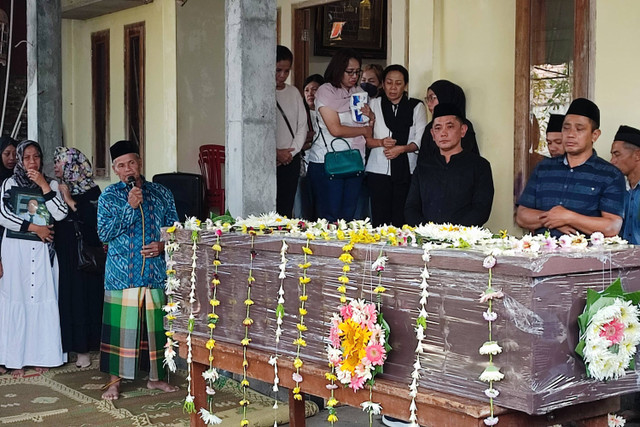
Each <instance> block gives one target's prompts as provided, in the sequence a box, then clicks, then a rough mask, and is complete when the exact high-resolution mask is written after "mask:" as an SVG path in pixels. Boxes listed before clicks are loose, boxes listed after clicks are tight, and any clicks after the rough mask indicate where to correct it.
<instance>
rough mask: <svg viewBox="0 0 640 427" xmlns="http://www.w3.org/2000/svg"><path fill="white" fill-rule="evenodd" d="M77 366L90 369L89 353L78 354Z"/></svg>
mask: <svg viewBox="0 0 640 427" xmlns="http://www.w3.org/2000/svg"><path fill="white" fill-rule="evenodd" d="M76 366H77V367H78V368H88V367H89V366H91V356H90V355H89V353H78V360H76Z"/></svg>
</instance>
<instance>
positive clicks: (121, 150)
mask: <svg viewBox="0 0 640 427" xmlns="http://www.w3.org/2000/svg"><path fill="white" fill-rule="evenodd" d="M109 152H110V153H111V161H114V160H115V159H117V158H118V157H120V156H124V155H125V154H130V153H133V154H140V150H139V149H138V144H136V143H135V142H133V141H127V140H122V141H118V142H116V143H115V144H113V145H112V146H111V148H109Z"/></svg>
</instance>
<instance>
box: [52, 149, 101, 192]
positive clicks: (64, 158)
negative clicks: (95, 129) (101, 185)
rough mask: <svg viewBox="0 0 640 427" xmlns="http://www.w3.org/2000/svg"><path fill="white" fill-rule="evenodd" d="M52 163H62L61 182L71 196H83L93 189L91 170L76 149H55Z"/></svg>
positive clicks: (82, 155) (85, 158)
mask: <svg viewBox="0 0 640 427" xmlns="http://www.w3.org/2000/svg"><path fill="white" fill-rule="evenodd" d="M53 161H54V162H55V163H58V162H60V163H63V166H62V181H64V183H65V184H67V186H68V187H69V191H70V192H71V194H72V195H77V194H83V193H86V192H87V191H89V190H90V189H92V188H93V187H95V186H96V185H97V184H96V183H95V182H93V168H92V167H91V163H90V162H89V160H88V159H87V157H86V156H85V155H84V154H82V152H81V151H80V150H78V149H77V148H69V147H56V149H55V151H54V152H53Z"/></svg>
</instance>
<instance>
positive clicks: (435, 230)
mask: <svg viewBox="0 0 640 427" xmlns="http://www.w3.org/2000/svg"><path fill="white" fill-rule="evenodd" d="M414 231H415V233H416V234H417V235H418V236H419V237H420V238H421V240H423V241H425V242H437V243H438V242H439V243H443V244H447V243H448V244H450V245H451V246H452V247H455V248H468V247H469V246H471V245H475V244H477V243H478V242H480V241H482V240H487V239H490V238H491V237H492V234H491V232H490V231H489V230H487V229H486V228H483V227H475V226H474V227H465V226H461V225H453V224H448V223H447V224H434V223H432V222H430V223H428V224H424V225H420V226H418V227H416V228H415V230H414Z"/></svg>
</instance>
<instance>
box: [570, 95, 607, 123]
mask: <svg viewBox="0 0 640 427" xmlns="http://www.w3.org/2000/svg"><path fill="white" fill-rule="evenodd" d="M569 114H575V115H577V116H584V117H588V118H590V119H591V120H593V121H594V122H596V128H599V127H600V109H599V108H598V106H597V105H596V104H594V103H593V101H589V100H588V99H587V98H578V99H574V100H573V102H572V103H571V105H570V106H569V109H568V110H567V113H566V115H567V116H568V115H569Z"/></svg>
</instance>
